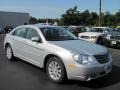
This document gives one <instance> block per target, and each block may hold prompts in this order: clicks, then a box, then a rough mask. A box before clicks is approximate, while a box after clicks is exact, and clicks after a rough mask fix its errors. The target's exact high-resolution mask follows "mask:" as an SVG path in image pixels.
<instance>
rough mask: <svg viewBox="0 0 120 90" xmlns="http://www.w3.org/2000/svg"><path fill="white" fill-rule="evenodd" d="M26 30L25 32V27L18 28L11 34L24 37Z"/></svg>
mask: <svg viewBox="0 0 120 90" xmlns="http://www.w3.org/2000/svg"><path fill="white" fill-rule="evenodd" d="M26 32H27V29H26V28H19V29H17V30H15V31H14V33H13V35H14V36H18V37H23V38H25V37H26Z"/></svg>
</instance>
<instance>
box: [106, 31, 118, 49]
mask: <svg viewBox="0 0 120 90" xmlns="http://www.w3.org/2000/svg"><path fill="white" fill-rule="evenodd" d="M106 38H107V40H108V41H107V42H106V45H107V46H114V47H120V29H114V30H113V31H112V32H109V33H107V35H106Z"/></svg>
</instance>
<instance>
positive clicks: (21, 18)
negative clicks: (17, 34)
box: [0, 11, 29, 29]
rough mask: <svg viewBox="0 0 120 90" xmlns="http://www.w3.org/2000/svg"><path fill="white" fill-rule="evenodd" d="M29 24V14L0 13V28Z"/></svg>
mask: <svg viewBox="0 0 120 90" xmlns="http://www.w3.org/2000/svg"><path fill="white" fill-rule="evenodd" d="M24 24H29V13H21V12H6V11H0V28H1V29H4V28H5V27H7V26H12V27H16V26H19V25H24Z"/></svg>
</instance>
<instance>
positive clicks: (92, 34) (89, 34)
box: [78, 32, 103, 36]
mask: <svg viewBox="0 0 120 90" xmlns="http://www.w3.org/2000/svg"><path fill="white" fill-rule="evenodd" d="M102 34H103V33H99V32H84V33H79V34H78V36H81V35H85V36H100V35H102Z"/></svg>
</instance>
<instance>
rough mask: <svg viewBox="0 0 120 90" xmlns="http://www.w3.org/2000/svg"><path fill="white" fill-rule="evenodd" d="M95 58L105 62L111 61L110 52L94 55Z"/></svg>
mask: <svg viewBox="0 0 120 90" xmlns="http://www.w3.org/2000/svg"><path fill="white" fill-rule="evenodd" d="M94 57H95V59H96V60H97V61H98V62H99V63H101V64H103V63H107V62H108V61H109V59H110V58H109V54H104V55H94Z"/></svg>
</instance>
